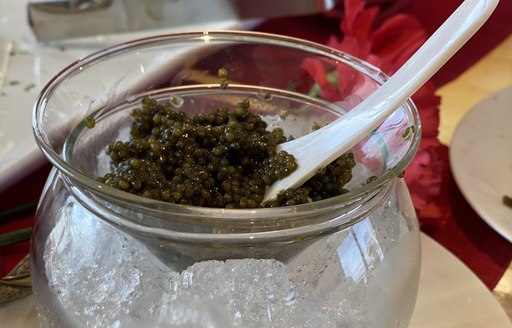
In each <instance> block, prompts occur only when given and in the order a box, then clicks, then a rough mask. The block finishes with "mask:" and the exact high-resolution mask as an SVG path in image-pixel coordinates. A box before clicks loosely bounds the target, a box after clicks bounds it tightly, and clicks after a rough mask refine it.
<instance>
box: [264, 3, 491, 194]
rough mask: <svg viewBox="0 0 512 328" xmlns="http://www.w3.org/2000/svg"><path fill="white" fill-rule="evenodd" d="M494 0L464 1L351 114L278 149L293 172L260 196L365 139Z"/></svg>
mask: <svg viewBox="0 0 512 328" xmlns="http://www.w3.org/2000/svg"><path fill="white" fill-rule="evenodd" d="M498 1H499V0H466V1H464V2H463V3H462V4H461V5H460V7H459V8H457V10H456V11H455V12H454V13H453V14H452V15H451V16H450V17H449V18H448V19H447V20H446V21H445V22H444V23H443V25H441V27H440V28H439V29H438V30H437V31H436V32H435V33H434V34H433V35H432V36H431V37H430V38H429V39H428V40H427V41H426V42H425V43H424V44H423V46H422V47H421V48H420V49H418V51H416V53H415V54H414V55H413V56H412V57H411V58H410V59H409V60H408V61H407V62H406V63H405V64H404V65H403V66H402V67H401V68H400V69H399V70H398V71H397V72H396V73H395V74H394V75H393V76H392V77H391V78H390V79H389V80H388V81H387V82H385V83H384V84H383V85H382V86H380V87H379V89H377V90H376V91H375V92H374V93H372V94H371V95H370V96H369V97H368V98H366V99H365V100H364V101H363V102H361V103H360V104H359V105H357V106H356V107H354V108H353V109H352V110H351V111H349V112H347V113H346V114H345V115H343V116H342V117H340V118H339V119H337V120H336V121H334V122H332V123H330V124H329V125H327V126H325V127H323V128H321V129H319V130H316V131H314V132H311V133H309V134H307V135H305V136H303V137H300V138H297V139H294V140H292V141H288V142H285V143H283V144H281V145H279V147H278V151H279V150H284V151H286V152H288V153H289V154H292V155H293V156H295V159H296V161H297V164H298V168H297V170H295V171H294V172H293V173H292V174H290V175H289V176H287V177H286V178H284V179H281V180H278V181H276V182H275V183H274V184H273V185H272V186H270V187H269V188H268V189H267V191H266V194H265V199H264V201H266V200H270V199H272V198H274V197H276V196H277V194H278V192H279V191H280V190H283V189H288V188H296V187H299V186H301V185H302V184H303V183H304V182H306V181H307V180H308V179H309V178H311V177H312V176H313V175H314V174H315V173H316V172H317V170H318V169H320V168H323V167H325V166H327V165H328V164H329V163H331V162H332V161H334V160H335V159H336V158H338V157H339V156H341V155H342V154H343V153H345V152H347V151H348V150H350V149H351V148H352V147H353V146H354V145H356V144H357V143H358V142H359V141H361V140H362V139H363V138H364V137H365V136H367V135H369V134H370V133H371V132H372V131H373V130H374V129H375V128H376V127H377V126H378V125H379V124H380V123H382V122H383V121H384V120H385V119H386V118H387V117H388V116H389V115H390V114H391V113H393V112H394V111H395V110H396V109H397V108H399V107H400V106H401V105H402V104H403V103H404V102H405V101H406V100H407V99H408V98H409V97H410V96H411V95H412V94H413V93H414V92H416V90H418V89H419V88H420V87H421V86H422V85H423V84H424V83H425V82H427V81H428V80H429V79H430V78H431V77H432V75H434V73H436V72H437V71H438V70H439V69H440V68H441V67H442V66H443V65H444V63H446V62H447V61H448V59H450V58H451V57H452V56H453V55H454V54H455V53H456V52H457V51H458V50H459V49H460V48H461V47H462V46H463V45H464V44H465V43H466V41H467V40H469V38H471V37H472V36H473V34H475V32H476V31H477V30H478V29H479V28H480V27H481V26H482V25H483V23H484V22H485V21H486V20H487V18H489V16H490V15H491V13H492V12H493V11H494V9H495V8H496V6H497V4H498Z"/></svg>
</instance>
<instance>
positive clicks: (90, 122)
mask: <svg viewBox="0 0 512 328" xmlns="http://www.w3.org/2000/svg"><path fill="white" fill-rule="evenodd" d="M85 125H86V126H87V127H88V128H89V129H92V128H94V126H96V120H95V119H94V118H92V117H91V116H88V117H86V118H85Z"/></svg>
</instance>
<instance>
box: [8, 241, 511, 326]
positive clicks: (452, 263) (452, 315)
mask: <svg viewBox="0 0 512 328" xmlns="http://www.w3.org/2000/svg"><path fill="white" fill-rule="evenodd" d="M421 242H422V254H421V256H422V269H421V277H420V288H419V294H418V300H417V303H416V309H415V311H414V314H413V318H412V322H411V325H410V328H427V327H428V328H455V327H457V328H458V327H464V328H482V327H493V328H512V324H511V323H510V320H509V319H508V317H507V315H506V314H505V312H504V311H503V309H502V308H501V306H500V305H499V303H498V302H497V301H496V299H495V298H494V297H493V296H492V294H491V293H490V292H489V290H488V289H487V288H486V287H485V286H484V285H483V284H482V282H480V280H478V278H477V277H476V276H475V275H474V274H473V273H472V272H471V271H470V270H469V269H468V268H467V267H466V266H464V264H462V263H461V262H460V261H459V260H458V259H457V258H456V257H454V256H453V255H452V254H450V253H449V252H448V251H446V250H445V249H444V248H443V247H441V246H440V245H439V244H437V243H436V242H435V241H433V240H432V239H431V238H430V237H427V236H426V235H423V234H422V238H421ZM0 322H1V323H2V327H10V328H36V327H38V321H37V316H36V311H35V308H34V298H33V297H32V296H30V297H26V298H24V299H21V300H18V301H14V302H11V303H8V304H3V305H0Z"/></svg>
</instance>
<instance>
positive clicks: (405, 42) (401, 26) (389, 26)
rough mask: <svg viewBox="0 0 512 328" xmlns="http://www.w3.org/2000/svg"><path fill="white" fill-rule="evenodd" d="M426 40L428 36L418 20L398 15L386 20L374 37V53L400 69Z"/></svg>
mask: <svg viewBox="0 0 512 328" xmlns="http://www.w3.org/2000/svg"><path fill="white" fill-rule="evenodd" d="M426 39H427V34H426V32H425V31H424V30H423V29H422V28H421V25H420V23H419V21H418V20H417V19H416V18H414V17H412V16H409V15H404V14H401V15H396V16H393V17H391V18H389V19H388V20H386V21H385V22H384V23H383V24H382V25H381V27H380V28H379V29H377V30H376V31H375V33H374V34H373V35H372V38H371V40H372V53H374V54H377V55H379V56H381V57H382V58H383V59H385V60H387V61H389V62H391V63H393V65H394V66H395V68H396V69H398V68H399V67H400V66H402V65H403V63H405V61H406V60H407V59H409V57H410V56H412V54H413V53H414V52H415V51H416V50H417V49H418V48H419V47H420V46H421V45H422V44H423V43H424V42H425V40H426Z"/></svg>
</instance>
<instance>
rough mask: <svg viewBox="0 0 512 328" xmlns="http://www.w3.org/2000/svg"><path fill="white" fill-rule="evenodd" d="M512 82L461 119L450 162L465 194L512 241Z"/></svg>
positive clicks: (476, 208) (453, 141)
mask: <svg viewBox="0 0 512 328" xmlns="http://www.w3.org/2000/svg"><path fill="white" fill-rule="evenodd" d="M511 123H512V86H511V87H508V88H506V89H503V90H501V91H498V92H496V93H494V94H493V95H491V96H489V97H488V98H486V99H484V100H482V101H481V102H480V103H478V104H477V105H475V106H474V107H473V108H472V109H470V110H469V111H468V112H467V113H466V114H465V115H464V117H463V118H462V119H461V121H460V122H459V124H458V125H457V128H456V130H455V133H454V135H453V139H452V142H451V145H450V165H451V168H452V172H453V176H454V178H455V181H456V182H457V185H458V186H459V188H460V190H461V192H462V194H463V195H464V197H465V198H466V199H467V201H468V202H469V204H470V205H471V207H472V208H473V209H474V210H475V211H476V212H477V213H478V215H480V217H481V218H482V219H483V220H484V221H485V222H487V223H488V224H489V225H490V226H491V227H492V228H493V229H494V230H496V231H497V232H498V233H499V234H501V235H502V236H503V237H505V238H506V239H508V240H509V241H510V242H512V208H509V207H507V206H505V205H503V203H502V197H503V195H509V196H512V129H511V128H510V124H511Z"/></svg>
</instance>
